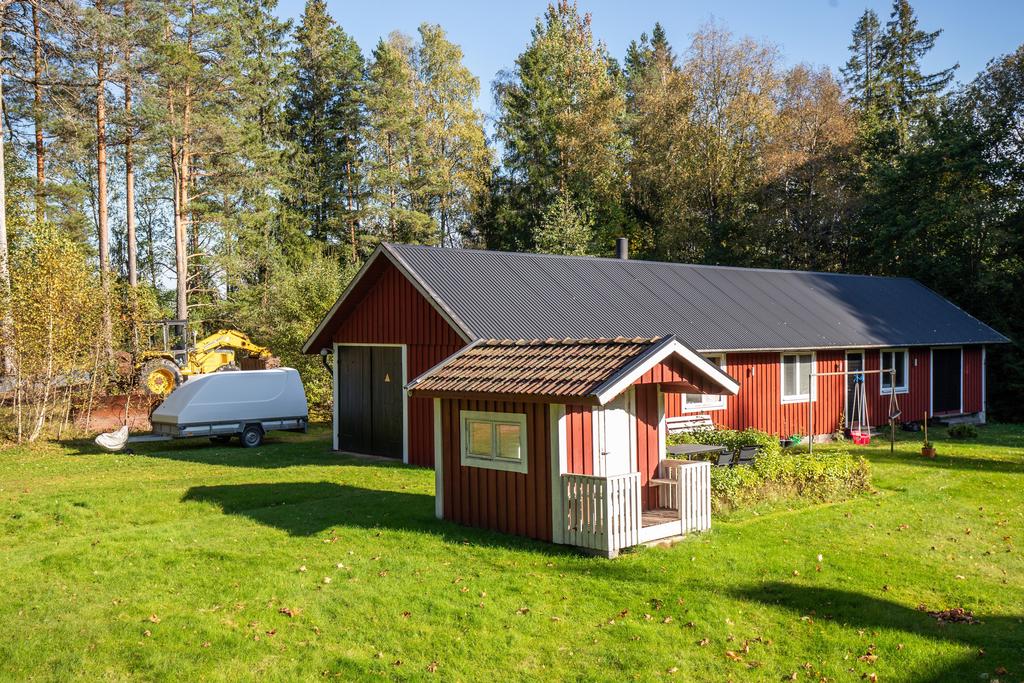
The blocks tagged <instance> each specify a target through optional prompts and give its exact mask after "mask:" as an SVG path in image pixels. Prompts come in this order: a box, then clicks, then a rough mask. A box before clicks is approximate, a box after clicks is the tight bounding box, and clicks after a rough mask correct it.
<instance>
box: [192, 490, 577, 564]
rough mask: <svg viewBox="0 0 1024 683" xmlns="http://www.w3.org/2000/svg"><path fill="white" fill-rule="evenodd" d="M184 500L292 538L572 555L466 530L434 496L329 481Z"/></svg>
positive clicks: (196, 494) (195, 493) (199, 493)
mask: <svg viewBox="0 0 1024 683" xmlns="http://www.w3.org/2000/svg"><path fill="white" fill-rule="evenodd" d="M182 501H183V502H202V503H213V504H215V505H217V506H218V507H220V509H221V510H222V511H223V512H224V513H225V514H229V515H240V516H243V517H247V518H249V519H251V520H253V521H256V522H259V523H260V524H263V525H265V526H269V527H274V528H276V529H281V530H282V531H285V532H287V533H288V534H290V535H292V536H314V535H316V534H320V533H323V532H326V531H328V530H330V529H337V528H339V527H353V528H359V529H391V530H397V531H413V532H417V533H424V534H430V535H433V536H440V537H442V538H443V539H444V540H445V541H447V542H450V543H469V544H473V545H484V546H496V547H503V548H514V549H520V550H532V551H540V552H543V553H544V554H547V555H573V554H575V553H574V552H573V551H572V550H571V549H569V548H566V547H564V546H556V545H552V544H550V543H545V542H543V541H534V540H531V539H528V538H523V537H519V536H512V535H508V534H502V533H498V532H493V531H487V530H483V529H474V528H471V527H464V526H460V525H458V524H454V523H452V522H446V521H442V520H438V519H437V518H436V517H435V516H434V497H433V496H431V495H427V494H422V493H405V492H399V491H382V490H379V489H367V488H361V487H358V486H348V485H345V484H336V483H333V482H327V481H318V482H278V483H265V484H264V483H258V484H257V483H254V484H224V485H219V486H193V487H192V488H190V489H189V490H188V491H187V492H186V493H185V495H184V496H182Z"/></svg>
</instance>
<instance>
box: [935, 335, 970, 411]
mask: <svg viewBox="0 0 1024 683" xmlns="http://www.w3.org/2000/svg"><path fill="white" fill-rule="evenodd" d="M961 361H962V358H961V350H960V349H932V413H934V414H935V415H941V414H943V413H959V412H960V410H961V400H960V399H961V391H962V386H961V381H962V375H963V366H962V363H961Z"/></svg>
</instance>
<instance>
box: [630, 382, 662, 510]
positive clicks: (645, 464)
mask: <svg viewBox="0 0 1024 683" xmlns="http://www.w3.org/2000/svg"><path fill="white" fill-rule="evenodd" d="M635 391H636V466H637V470H638V471H639V472H640V486H641V487H642V493H641V498H640V501H641V506H642V507H643V509H644V510H648V509H650V508H654V507H658V492H657V490H656V488H657V487H654V486H651V485H650V484H649V483H648V482H649V481H650V480H651V479H652V478H654V477H656V476H657V474H658V462H659V453H660V448H659V443H658V385H656V384H640V385H637V386H636V387H635Z"/></svg>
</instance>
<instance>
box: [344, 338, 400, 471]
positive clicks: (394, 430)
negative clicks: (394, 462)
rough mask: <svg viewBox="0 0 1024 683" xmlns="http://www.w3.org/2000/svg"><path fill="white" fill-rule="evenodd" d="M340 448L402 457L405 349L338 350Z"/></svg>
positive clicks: (381, 347) (383, 347)
mask: <svg viewBox="0 0 1024 683" xmlns="http://www.w3.org/2000/svg"><path fill="white" fill-rule="evenodd" d="M337 382H338V424H337V429H338V448H339V449H340V450H343V451H355V452H356V453H370V454H373V455H383V456H387V457H389V458H401V457H402V423H403V415H402V407H403V402H402V349H401V348H399V347H395V346H339V347H338V377H337Z"/></svg>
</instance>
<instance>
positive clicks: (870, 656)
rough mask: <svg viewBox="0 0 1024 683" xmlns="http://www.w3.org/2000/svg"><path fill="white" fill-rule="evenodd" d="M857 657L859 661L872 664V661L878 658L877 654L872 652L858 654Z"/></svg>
mask: <svg viewBox="0 0 1024 683" xmlns="http://www.w3.org/2000/svg"><path fill="white" fill-rule="evenodd" d="M857 659H859V660H860V661H862V662H867V663H868V664H874V663H875V661H877V660H878V655H873V654H871V653H870V652H869V653H867V654H865V655H861V656H860V657H858V658H857Z"/></svg>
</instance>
